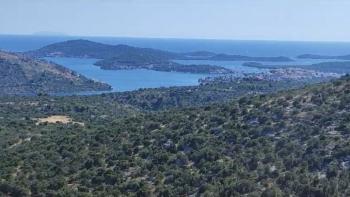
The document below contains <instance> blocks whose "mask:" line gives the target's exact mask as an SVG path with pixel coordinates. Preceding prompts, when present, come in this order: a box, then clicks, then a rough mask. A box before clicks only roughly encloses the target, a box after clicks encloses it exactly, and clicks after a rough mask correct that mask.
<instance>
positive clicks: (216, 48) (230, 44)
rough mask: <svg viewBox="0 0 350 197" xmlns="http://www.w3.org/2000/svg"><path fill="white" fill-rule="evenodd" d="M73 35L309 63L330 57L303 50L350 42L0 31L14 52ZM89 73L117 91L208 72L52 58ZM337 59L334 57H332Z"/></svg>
mask: <svg viewBox="0 0 350 197" xmlns="http://www.w3.org/2000/svg"><path fill="white" fill-rule="evenodd" d="M73 39H88V40H91V41H96V42H101V43H106V44H114V45H116V44H127V45H130V46H136V47H145V48H154V49H161V50H167V51H173V52H191V51H211V52H215V53H226V54H234V55H246V56H260V57H271V56H287V57H290V58H293V59H294V60H295V61H294V62H283V63H281V62H278V63H276V62H264V64H269V65H273V64H283V65H286V66H287V65H309V64H313V63H319V62H324V61H327V60H303V59H297V58H296V56H298V55H301V54H320V55H348V54H350V43H340V42H338V43H337V42H283V41H234V40H199V39H198V40H196V39H153V38H111V37H73V36H64V37H63V36H14V35H0V49H1V50H7V51H14V52H23V51H29V50H35V49H38V48H41V47H43V46H46V45H49V44H52V43H56V42H62V41H66V40H73ZM49 60H50V61H53V62H55V63H58V64H61V65H63V66H66V67H68V68H70V69H72V70H74V71H76V72H77V73H80V74H83V75H85V76H86V77H89V78H92V79H95V80H97V81H102V82H105V83H108V84H110V85H112V87H113V90H114V91H130V90H136V89H139V88H156V87H169V86H187V85H197V84H198V80H199V79H200V78H203V77H206V76H207V75H198V74H188V73H176V72H157V71H150V70H121V71H111V70H102V69H100V68H99V67H97V66H94V63H95V62H96V61H97V60H96V59H79V58H49ZM329 61H334V60H329ZM177 62H180V63H183V64H212V65H219V66H223V67H226V68H229V69H232V70H235V71H237V72H241V73H256V72H264V71H265V70H261V69H257V68H250V67H245V66H242V65H243V63H244V62H240V61H197V60H196V61H177Z"/></svg>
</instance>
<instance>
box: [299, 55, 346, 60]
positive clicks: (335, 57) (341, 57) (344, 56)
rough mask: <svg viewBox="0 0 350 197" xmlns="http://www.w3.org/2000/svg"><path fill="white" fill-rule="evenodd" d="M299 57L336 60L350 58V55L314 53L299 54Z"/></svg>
mask: <svg viewBox="0 0 350 197" xmlns="http://www.w3.org/2000/svg"><path fill="white" fill-rule="evenodd" d="M297 58H299V59H329V60H330V59H334V60H350V55H338V56H331V55H314V54H303V55H299V56H298V57H297Z"/></svg>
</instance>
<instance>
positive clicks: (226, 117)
mask: <svg viewBox="0 0 350 197" xmlns="http://www.w3.org/2000/svg"><path fill="white" fill-rule="evenodd" d="M349 90H350V77H349V76H345V77H343V78H341V79H339V80H335V81H333V82H329V83H325V84H320V85H313V86H309V87H306V88H304V89H299V90H290V91H284V92H280V93H275V94H271V95H258V96H254V97H242V98H240V99H238V100H233V101H231V102H229V103H227V104H212V105H208V106H203V107H197V108H194V107H193V108H182V109H181V108H180V109H174V110H170V111H161V112H156V113H150V112H140V111H138V110H134V109H133V106H132V105H127V106H124V105H121V104H120V103H119V102H118V101H116V102H114V103H113V102H105V100H104V99H105V98H108V95H102V96H101V97H100V98H99V99H98V97H61V98H51V97H33V98H19V97H17V98H15V99H14V98H11V97H9V98H1V99H0V101H1V102H0V125H1V126H0V146H1V147H2V149H0V177H1V179H0V192H2V193H3V194H5V195H6V194H7V195H13V196H23V195H35V196H42V195H45V194H46V195H52V196H67V195H68V196H69V195H72V196H78V195H81V196H86V195H87V196H89V195H91V196H108V195H112V196H122V195H125V196H154V195H157V196H190V195H203V196H242V195H246V196H290V195H292V196H349V195H350V190H349V188H350V182H349V180H350V177H349V175H350V174H349V168H350V158H349V157H350V143H349V134H350V125H349V119H350V94H349V93H350V92H349ZM96 99H97V100H96ZM121 114H125V116H120V115H121ZM53 115H56V116H54V117H53ZM57 115H60V116H57ZM59 117H60V118H62V121H63V122H62V123H58V122H52V121H51V120H57V119H58V118H59ZM50 118H51V119H50ZM50 121H51V122H50Z"/></svg>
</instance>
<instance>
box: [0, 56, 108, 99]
mask: <svg viewBox="0 0 350 197" xmlns="http://www.w3.org/2000/svg"><path fill="white" fill-rule="evenodd" d="M0 84H1V85H0V86H1V88H0V95H6V94H38V93H69V92H77V91H91V90H110V86H109V85H107V84H103V83H99V82H95V81H92V80H90V79H87V78H86V77H84V76H81V75H78V74H76V73H74V72H73V71H71V70H69V69H67V68H64V67H62V66H59V65H56V64H53V63H48V62H45V61H39V60H33V59H31V58H28V57H25V56H23V55H19V54H15V53H8V52H3V51H0Z"/></svg>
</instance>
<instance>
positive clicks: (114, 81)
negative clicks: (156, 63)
mask: <svg viewBox="0 0 350 197" xmlns="http://www.w3.org/2000/svg"><path fill="white" fill-rule="evenodd" d="M45 59H47V60H49V61H53V62H55V63H58V64H61V65H63V66H66V67H68V68H70V69H72V70H74V71H76V72H78V73H80V74H83V75H85V76H86V77H89V78H91V79H94V80H97V81H102V82H106V83H108V84H110V85H111V86H112V87H113V90H114V91H130V90H136V89H139V88H157V87H169V86H187V85H197V84H198V79H200V78H203V77H205V76H206V75H198V74H187V73H176V72H158V71H151V70H144V69H142V70H141V69H140V70H102V69H100V68H99V67H97V66H94V65H93V64H94V63H95V62H96V61H97V60H96V59H80V58H45Z"/></svg>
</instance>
